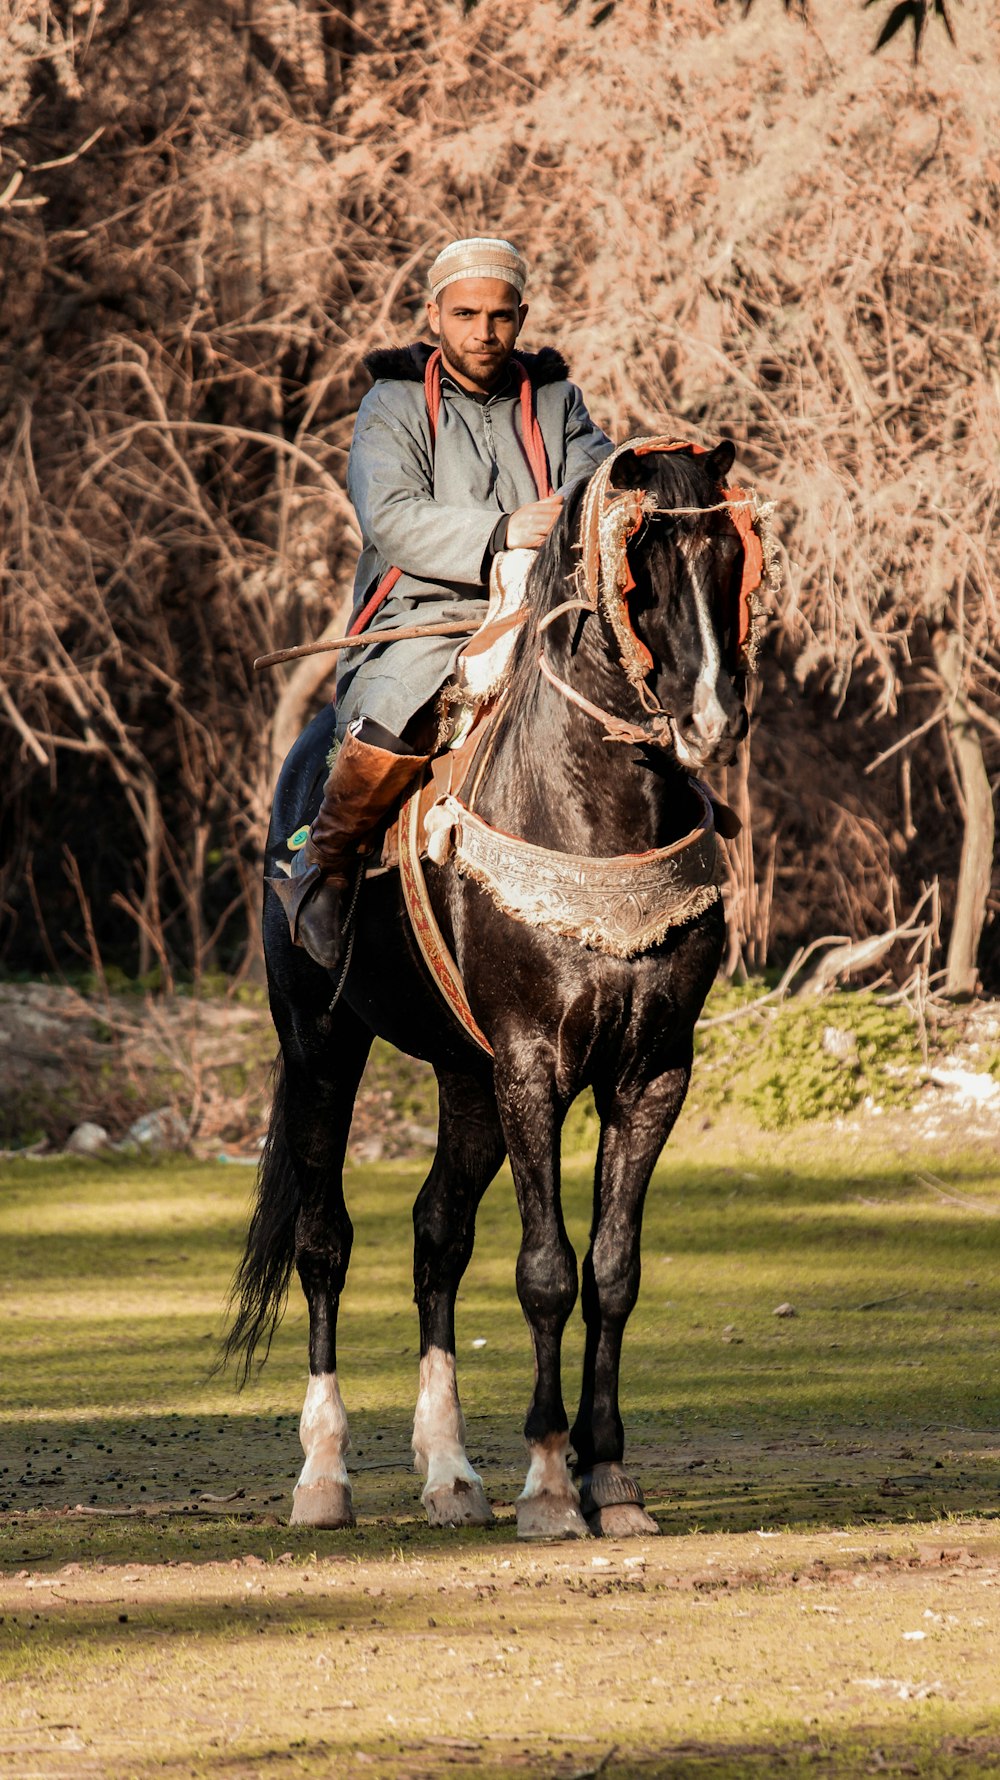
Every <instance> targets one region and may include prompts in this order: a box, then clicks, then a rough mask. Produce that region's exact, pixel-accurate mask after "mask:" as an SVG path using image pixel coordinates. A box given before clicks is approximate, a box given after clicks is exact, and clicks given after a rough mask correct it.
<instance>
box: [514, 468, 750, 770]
mask: <svg viewBox="0 0 1000 1780" xmlns="http://www.w3.org/2000/svg"><path fill="white" fill-rule="evenodd" d="M669 451H691V452H693V453H694V454H695V455H697V456H703V455H707V447H706V446H704V445H693V444H691V443H690V442H688V441H687V440H684V439H671V438H669V437H667V436H665V435H662V434H653V435H650V436H648V437H640V438H635V439H628V440H626V442H625V443H624V444H623V445H619V446H618V447H617V448H616V450H614V451H613V452H612V453H611V454H610V456H608V457H606V458H605V459H604V461H603V463H602V464H600V465H599V467H598V469H597V470H596V471H595V473H594V475H593V476H592V477H591V479H590V482H589V483H588V485H587V490H586V493H585V495H584V499H583V512H582V514H581V518H580V565H579V568H578V570H577V584H578V586H579V588H580V597H579V598H577V599H573V600H566V601H565V602H564V603H563V604H562V605H559V606H556V607H555V608H554V609H553V610H552V611H551V612H548V613H547V614H546V615H545V617H544V618H543V619H542V621H541V624H540V626H539V629H540V630H545V629H546V628H547V627H548V625H549V624H551V623H552V622H553V621H554V620H555V619H556V618H558V617H559V616H560V615H561V614H562V613H563V612H567V611H571V610H574V609H578V610H580V611H583V612H599V613H600V614H601V616H602V617H603V618H604V619H605V620H606V622H607V624H608V625H609V626H610V628H611V631H612V634H613V635H614V638H615V641H616V643H617V645H618V649H619V660H620V664H621V667H622V670H623V672H624V673H625V676H626V678H627V679H628V681H629V682H630V684H631V685H632V686H633V687H634V688H635V690H636V692H637V694H638V697H639V701H640V703H641V705H642V707H643V709H644V711H645V712H646V713H647V717H646V721H645V722H642V723H629V722H628V721H627V719H625V718H621V717H617V716H615V715H614V713H613V712H611V711H606V710H604V709H603V707H602V706H600V705H595V704H593V703H592V702H591V701H590V700H589V699H586V698H584V697H583V695H582V694H581V693H579V692H577V691H575V690H574V688H573V687H572V686H570V685H569V684H568V683H567V681H565V680H562V679H560V677H559V676H558V675H557V674H556V673H554V672H553V670H552V668H551V667H550V666H549V664H548V662H547V660H546V658H545V649H544V646H543V647H542V650H541V651H540V653H539V657H538V666H539V670H540V672H541V673H542V675H543V676H544V678H545V679H546V680H548V682H549V684H550V685H551V686H554V687H555V688H556V689H557V690H558V691H559V692H561V693H562V695H563V696H564V698H567V699H568V700H569V701H570V703H571V704H574V705H576V706H577V708H578V709H579V710H582V711H584V712H586V714H587V715H588V716H589V717H593V718H594V719H595V720H596V721H597V722H599V723H602V724H603V725H604V732H605V740H606V741H612V742H628V743H635V742H646V743H650V742H651V743H652V744H653V745H654V746H656V747H661V748H662V747H669V746H670V745H671V743H672V741H673V718H672V716H671V714H670V712H669V711H666V710H664V708H663V706H662V705H661V704H660V702H659V700H658V698H657V697H656V695H655V693H654V692H653V690H652V688H651V687H650V685H649V683H648V680H649V675H650V673H651V671H652V668H653V657H652V655H651V654H650V652H649V650H648V649H647V648H646V645H645V643H644V642H643V641H642V639H641V637H639V636H638V635H637V634H636V631H635V629H634V626H633V624H632V618H631V613H630V612H629V606H628V596H629V594H630V593H631V592H632V591H633V589H634V587H635V580H634V578H633V575H632V567H631V564H630V562H629V557H628V545H629V542H630V540H631V539H632V538H634V537H635V536H636V534H637V533H638V531H639V530H640V528H641V526H642V525H643V523H644V521H645V520H647V519H650V518H652V517H654V516H655V515H662V516H663V517H667V516H679V515H682V514H688V513H712V512H727V513H728V514H729V516H730V518H731V519H732V521H733V524H734V525H735V527H736V530H737V532H738V533H739V537H740V543H741V544H742V546H743V562H742V572H741V578H740V587H739V591H738V594H737V596H736V609H735V611H731V612H724V613H722V614H721V616H722V620H723V625H724V628H725V629H727V630H729V631H730V632H731V634H732V636H733V639H734V640H733V644H732V646H731V649H730V665H731V670H732V671H733V672H734V673H752V672H753V671H754V669H755V667H756V663H757V654H758V650H759V647H760V628H761V626H760V617H761V603H760V597H759V590H760V588H761V585H762V583H766V584H767V585H768V588H769V589H770V590H773V588H774V585H775V580H776V564H775V556H774V550H773V547H772V544H771V536H770V523H769V522H770V515H771V513H772V512H773V503H771V502H762V501H760V500H758V498H757V495H756V492H755V491H754V490H753V489H751V490H750V491H749V492H748V491H747V490H746V489H743V488H739V487H736V486H735V485H734V486H732V487H729V488H724V489H723V490H722V491H721V492H722V499H721V500H720V501H718V502H717V503H716V504H715V505H714V506H709V507H693V508H692V507H661V506H659V505H658V503H657V499H656V496H655V494H653V493H652V491H651V490H649V489H642V488H626V489H621V490H616V491H615V492H614V493H612V492H611V476H612V472H613V470H614V466H615V464H616V463H617V461H618V459H619V458H620V457H622V456H624V455H625V453H626V452H632V453H633V454H634V455H635V456H636V457H645V456H647V455H651V454H653V453H654V452H669Z"/></svg>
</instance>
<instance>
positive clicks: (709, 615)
mask: <svg viewBox="0 0 1000 1780" xmlns="http://www.w3.org/2000/svg"><path fill="white" fill-rule="evenodd" d="M735 456H736V450H735V447H734V446H733V445H732V444H731V443H730V441H729V440H723V441H722V442H721V444H719V445H717V446H716V447H715V449H714V450H712V451H703V450H701V449H700V448H699V447H694V446H690V445H681V444H678V443H677V442H675V441H673V440H668V439H650V440H636V441H632V442H630V443H629V444H627V445H625V446H622V447H620V448H619V450H618V451H617V452H616V453H615V454H614V458H613V459H609V460H608V474H607V475H606V476H604V477H601V485H600V486H599V487H598V488H597V489H596V490H594V493H593V496H592V498H591V501H590V510H589V512H588V511H586V510H585V512H584V515H583V525H582V530H583V548H584V564H585V570H586V566H587V550H588V537H589V538H590V539H591V540H592V544H591V556H592V559H593V562H594V567H595V569H596V571H597V572H596V574H595V580H596V581H598V582H599V585H600V592H599V604H600V608H601V612H602V616H603V618H604V620H605V623H606V624H607V625H608V626H610V628H611V630H612V632H613V635H614V641H615V643H616V645H617V647H618V649H619V651H620V657H621V663H622V666H623V668H624V670H625V672H626V674H627V675H628V678H629V679H630V681H631V682H632V684H633V686H634V687H635V688H636V691H637V692H638V694H639V698H640V702H641V703H642V705H643V708H644V709H645V710H646V711H647V712H648V713H650V719H649V722H650V729H651V732H653V733H654V734H655V733H656V731H657V730H659V734H660V736H661V737H662V739H663V740H666V739H667V738H668V737H669V741H670V742H672V745H673V750H674V753H675V754H676V757H677V759H678V760H679V761H680V762H681V764H682V765H684V766H686V767H693V768H700V767H703V766H705V765H707V764H708V763H709V762H710V761H714V762H717V763H720V764H725V763H728V762H729V761H731V760H732V759H733V757H734V754H735V751H736V746H737V743H739V742H740V741H741V740H742V738H743V737H744V736H745V735H746V732H747V727H748V719H747V713H746V707H745V704H744V690H745V670H746V660H745V644H746V641H747V629H748V625H749V612H750V609H751V606H750V596H751V594H752V591H753V587H755V586H756V585H757V584H758V583H759V581H760V573H759V568H760V544H759V540H758V539H757V536H756V534H755V533H754V531H753V529H752V523H751V519H750V516H749V512H748V509H749V507H750V503H749V501H748V500H747V499H746V498H745V497H743V496H742V491H741V490H732V489H727V488H726V487H725V483H726V478H727V476H728V474H729V471H730V469H731V468H732V464H733V460H734V458H735ZM600 474H601V473H600V472H598V475H599V477H600ZM596 480H597V479H596V478H595V481H596ZM750 555H752V556H753V560H752V562H750V563H748V557H749V556H750ZM748 569H749V573H748ZM755 575H756V580H755V579H754V576H755ZM748 588H749V592H748ZM657 714H659V715H657ZM665 716H669V719H670V722H669V725H667V724H666V723H665V722H664V718H665Z"/></svg>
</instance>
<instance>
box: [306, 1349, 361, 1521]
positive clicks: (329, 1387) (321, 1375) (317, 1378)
mask: <svg viewBox="0 0 1000 1780" xmlns="http://www.w3.org/2000/svg"><path fill="white" fill-rule="evenodd" d="M299 1439H300V1440H301V1442H302V1451H303V1452H304V1453H305V1455H306V1462H305V1464H304V1465H303V1467H302V1472H301V1475H300V1477H299V1481H298V1483H297V1484H296V1486H295V1487H296V1489H297V1490H299V1489H310V1488H314V1487H315V1486H316V1485H318V1484H324V1483H336V1484H342V1485H343V1486H344V1488H345V1489H347V1490H348V1492H350V1487H351V1486H350V1483H349V1482H348V1477H347V1455H348V1453H349V1452H350V1450H351V1436H350V1434H349V1432H348V1429H347V1410H346V1409H345V1408H344V1399H343V1397H342V1396H341V1394H340V1386H339V1384H338V1383H337V1374H336V1373H335V1372H317V1373H314V1374H313V1376H312V1377H311V1378H310V1380H309V1385H308V1388H307V1390H306V1400H305V1402H304V1404H303V1405H302V1415H301V1417H300V1420H299Z"/></svg>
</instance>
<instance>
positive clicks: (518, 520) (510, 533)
mask: <svg viewBox="0 0 1000 1780" xmlns="http://www.w3.org/2000/svg"><path fill="white" fill-rule="evenodd" d="M562 505H563V498H562V495H561V494H550V495H549V496H548V499H547V500H544V501H529V503H528V505H527V506H526V507H518V508H517V510H516V512H514V513H512V514H511V516H510V520H509V522H508V525H507V548H508V550H537V548H538V546H539V544H544V542H545V540H546V538H547V537H548V535H549V533H550V531H551V530H552V527H553V526H554V525H555V522H556V520H557V519H558V518H559V515H560V513H561V512H562Z"/></svg>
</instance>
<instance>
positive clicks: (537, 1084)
mask: <svg viewBox="0 0 1000 1780" xmlns="http://www.w3.org/2000/svg"><path fill="white" fill-rule="evenodd" d="M534 1063H535V1066H534V1067H533V1068H532V1069H530V1070H527V1071H524V1070H519V1071H518V1073H517V1074H516V1075H514V1074H512V1075H507V1074H506V1073H505V1072H499V1071H498V1099H499V1102H500V1109H501V1114H502V1116H503V1121H504V1131H505V1133H506V1136H507V1145H508V1149H509V1151H510V1162H511V1168H512V1170H513V1174H514V1185H515V1188H516V1190H517V1202H518V1209H519V1210H520V1213H521V1247H520V1251H519V1253H518V1257H517V1293H518V1297H519V1298H520V1301H521V1309H522V1310H523V1311H524V1316H525V1320H526V1322H527V1324H528V1328H529V1329H530V1331H531V1341H532V1346H533V1348H534V1354H535V1389H534V1394H533V1396H532V1399H531V1404H530V1407H529V1409H528V1415H527V1419H526V1421H525V1424H524V1434H525V1439H526V1440H527V1442H528V1453H529V1464H528V1475H527V1479H526V1481H525V1485H524V1489H523V1490H522V1492H521V1494H520V1496H519V1497H518V1499H517V1533H518V1538H519V1539H579V1538H585V1537H586V1535H587V1525H586V1522H585V1521H584V1519H583V1517H582V1515H581V1513H580V1508H579V1496H578V1493H577V1489H576V1485H575V1484H574V1482H573V1479H572V1478H571V1476H570V1473H569V1465H568V1462H567V1455H568V1451H569V1434H568V1425H569V1424H568V1421H567V1417H566V1410H565V1407H564V1405H563V1395H562V1370H561V1367H562V1336H563V1330H564V1329H565V1327H566V1322H567V1319H568V1317H569V1314H570V1312H571V1310H572V1309H573V1306H574V1304H575V1303H576V1294H577V1271H576V1255H575V1254H574V1252H573V1247H572V1244H571V1243H570V1240H569V1237H568V1236H567V1234H566V1226H565V1224H564V1222H563V1215H562V1206H561V1203H560V1197H559V1188H560V1179H559V1141H560V1135H561V1131H562V1121H563V1118H564V1116H565V1107H563V1106H561V1105H560V1104H559V1103H558V1101H557V1098H556V1094H555V1089H554V1085H553V1081H552V1076H551V1073H548V1072H547V1071H546V1070H545V1068H544V1065H543V1062H542V1060H534Z"/></svg>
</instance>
